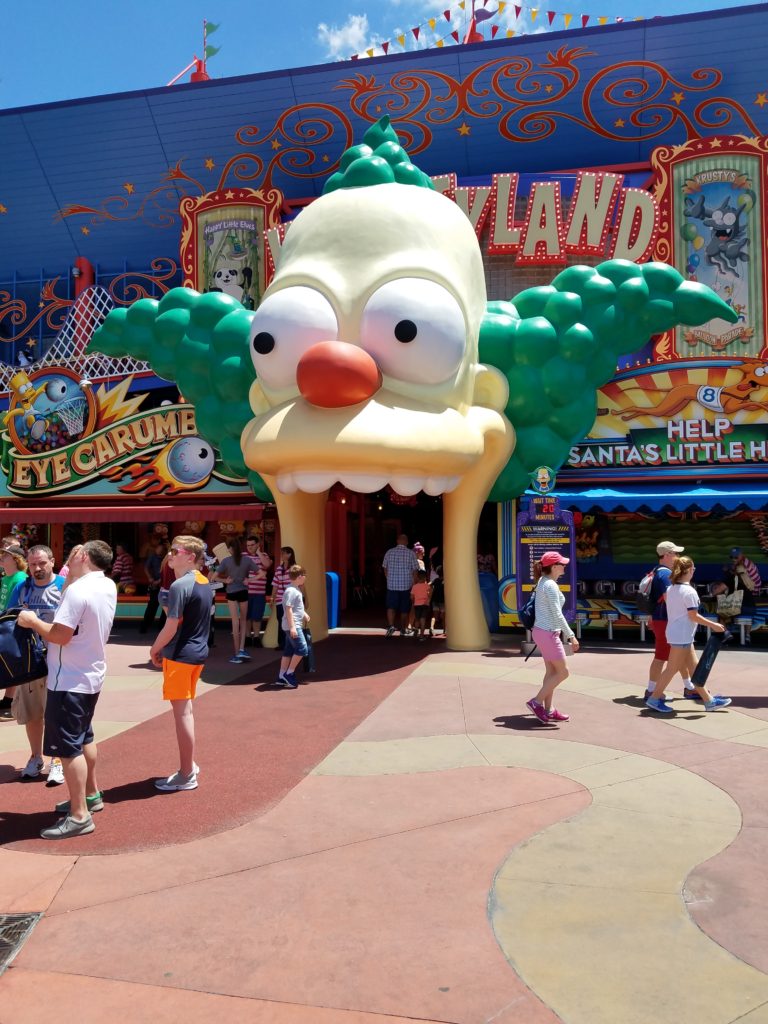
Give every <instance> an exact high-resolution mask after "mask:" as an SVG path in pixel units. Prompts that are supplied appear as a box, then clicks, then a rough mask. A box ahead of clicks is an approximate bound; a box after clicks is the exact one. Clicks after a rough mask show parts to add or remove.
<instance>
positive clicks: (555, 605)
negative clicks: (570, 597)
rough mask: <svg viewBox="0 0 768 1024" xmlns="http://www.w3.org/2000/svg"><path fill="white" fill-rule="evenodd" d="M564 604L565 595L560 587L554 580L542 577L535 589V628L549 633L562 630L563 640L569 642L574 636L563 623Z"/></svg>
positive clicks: (566, 624) (565, 623) (569, 628)
mask: <svg viewBox="0 0 768 1024" xmlns="http://www.w3.org/2000/svg"><path fill="white" fill-rule="evenodd" d="M564 604H565V595H564V594H563V592H562V590H561V589H560V587H558V585H557V584H556V583H555V581H554V580H552V579H548V578H547V577H546V576H542V577H541V579H540V580H539V583H538V586H537V587H536V626H537V627H538V628H539V629H545V630H547V632H551V633H559V632H560V631H561V630H562V632H563V635H564V637H565V639H566V640H570V639H571V637H572V636H573V635H574V634H573V630H572V629H571V627H570V626H569V625H568V623H567V622H566V621H565V616H564V615H563V605H564Z"/></svg>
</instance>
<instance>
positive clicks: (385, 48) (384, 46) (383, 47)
mask: <svg viewBox="0 0 768 1024" xmlns="http://www.w3.org/2000/svg"><path fill="white" fill-rule="evenodd" d="M381 48H382V50H383V51H384V53H389V43H388V42H387V43H382V44H381Z"/></svg>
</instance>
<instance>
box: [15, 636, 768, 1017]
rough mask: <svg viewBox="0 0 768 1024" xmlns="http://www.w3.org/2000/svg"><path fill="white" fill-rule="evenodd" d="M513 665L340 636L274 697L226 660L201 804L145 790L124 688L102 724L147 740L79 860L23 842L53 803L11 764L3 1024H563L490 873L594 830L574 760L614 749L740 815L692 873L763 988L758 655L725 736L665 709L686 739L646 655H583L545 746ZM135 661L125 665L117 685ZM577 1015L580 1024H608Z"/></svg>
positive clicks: (733, 658) (711, 914)
mask: <svg viewBox="0 0 768 1024" xmlns="http://www.w3.org/2000/svg"><path fill="white" fill-rule="evenodd" d="M515 645H516V641H515V640H514V638H511V639H510V641H508V642H502V643H495V644H494V647H493V649H492V650H491V651H489V652H485V653H481V654H454V653H449V652H447V651H446V650H445V646H444V644H442V643H441V642H439V641H435V642H434V643H427V644H419V645H418V647H417V645H416V644H415V643H413V642H412V641H410V640H408V639H404V638H403V639H401V638H395V639H393V640H385V639H383V637H369V636H338V635H337V636H333V637H331V638H330V639H329V640H328V641H327V642H325V643H324V644H322V645H319V646H318V661H319V669H320V671H319V672H318V674H317V676H312V677H308V685H305V686H301V687H300V688H299V689H298V690H297V691H294V692H282V691H274V690H271V689H268V688H267V689H265V688H263V686H264V683H266V682H268V681H269V680H271V679H272V677H273V675H274V671H273V670H274V657H275V656H274V653H273V652H257V653H258V657H255V658H254V662H253V663H252V665H251V666H249V667H248V668H244V669H243V670H242V671H240V670H238V669H237V668H236V667H229V666H227V665H226V662H225V654H224V652H220V653H218V652H217V653H218V657H217V658H216V659H212V661H211V664H210V666H209V669H208V670H207V676H208V678H209V679H210V680H211V681H214V680H215V679H219V680H220V682H221V685H217V686H216V687H215V688H213V689H210V690H209V691H208V692H205V693H203V694H202V695H201V696H200V697H199V698H198V701H197V706H196V720H197V723H198V737H199V756H198V760H199V761H200V763H201V767H202V774H201V776H200V787H199V789H198V790H196V791H194V792H191V793H179V794H173V795H157V796H155V795H154V794H153V793H152V792H151V791H150V785H151V781H150V780H151V778H152V777H154V775H157V774H163V773H164V772H165V771H166V770H168V771H170V770H171V769H172V768H173V767H174V764H173V752H174V741H173V733H172V726H171V722H170V716H169V715H168V713H167V712H165V711H164V709H163V708H162V706H161V707H160V708H158V709H157V712H158V713H157V714H155V716H154V717H147V716H149V714H150V711H151V706H150V704H149V702H148V700H147V694H146V692H144V691H143V690H141V689H139V690H135V691H132V690H129V689H125V690H123V691H122V692H120V694H119V698H118V696H117V691H116V692H115V694H114V695H113V698H112V699H111V700H106V699H105V700H104V703H103V705H100V711H101V709H102V707H103V710H104V713H105V714H107V713H108V712H111V713H112V714H114V715H117V714H121V715H123V716H124V717H123V719H122V720H123V721H129V720H131V719H130V716H131V715H132V714H133V715H134V719H135V720H137V721H138V724H136V725H135V726H133V727H132V728H130V729H128V730H127V731H124V732H121V733H119V734H118V735H115V736H112V737H111V738H109V739H106V740H105V741H103V742H102V743H101V744H100V758H101V759H102V766H103V768H102V776H103V785H104V788H105V789H106V797H105V802H106V807H105V811H104V812H102V813H100V814H98V815H97V816H96V819H95V820H96V825H97V831H96V832H95V833H94V834H93V835H92V836H88V837H83V838H82V839H79V840H72V841H67V842H61V843H58V844H52V843H45V842H44V841H42V840H39V839H37V838H35V835H36V830H37V829H39V827H40V822H47V821H49V820H50V812H49V810H47V808H49V807H50V803H51V801H52V799H53V797H55V798H56V799H59V798H60V797H59V793H60V790H56V791H54V793H53V794H51V791H50V790H47V789H45V787H43V786H41V785H22V784H20V783H17V782H14V781H11V780H12V778H13V777H14V776H12V775H11V772H10V768H6V769H5V775H4V776H0V778H2V779H4V780H5V781H4V783H3V784H2V785H0V793H2V801H1V802H0V808H1V810H0V844H1V845H2V848H1V849H0V913H4V912H5V913H7V912H14V913H19V912H24V911H37V912H41V913H43V917H42V919H41V921H40V922H39V923H38V925H37V926H36V928H35V930H34V932H33V933H32V936H31V937H30V939H29V940H28V941H27V942H26V944H25V945H24V947H23V949H22V950H21V952H20V953H19V955H18V956H17V958H16V959H15V961H14V962H13V964H12V966H11V967H10V968H9V969H8V970H7V971H6V973H5V974H4V975H3V976H2V977H0V1007H2V1012H1V1013H0V1019H2V1021H3V1024H37V1022H38V1021H42V1020H43V1019H46V1018H47V1017H48V1016H50V1007H51V1006H55V1005H56V1004H57V1003H59V1002H60V1001H66V1003H65V1004H66V1005H70V1006H77V1016H78V1018H79V1020H81V1021H82V1022H83V1024H90V1022H94V1024H95V1022H97V1021H98V1022H99V1024H102V1022H103V1021H104V1020H109V1019H112V1018H113V1017H115V1016H118V1015H119V1016H120V1018H121V1019H122V1021H123V1022H125V1024H134V1022H144V1021H147V1022H149V1021H152V1022H153V1024H155V1022H160V1024H164V1022H166V1021H167V1022H169V1024H170V1022H176V1021H178V1020H186V1021H191V1022H193V1024H194V1022H196V1021H200V1022H203V1021H210V1020H213V1019H215V1017H216V1016H217V1015H218V1014H224V1013H228V1014H232V1013H234V1014H235V1015H237V1016H238V1017H239V1018H242V1019H245V1020H248V1021H254V1022H256V1024H267V1022H269V1024H293V1022H295V1024H304V1022H306V1024H336V1022H338V1024H387V1022H399V1021H405V1020H414V1019H417V1020H420V1021H426V1022H430V1021H434V1022H437V1021H441V1022H443V1021H452V1022H457V1024H465V1022H466V1024H473V1022H476V1021H490V1020H493V1021H494V1022H499V1024H513V1022H515V1024H529V1022H530V1024H540V1022H541V1024H544V1022H547V1024H550V1022H551V1024H554V1022H556V1021H558V1020H569V1019H571V1017H570V1015H569V1013H567V1012H564V1011H563V1009H562V1008H559V1012H558V1009H556V1008H555V1007H554V1006H552V1005H547V1001H546V1000H544V999H542V998H541V997H540V995H539V994H538V993H537V991H536V985H535V984H532V983H529V982H528V981H527V979H526V978H525V977H522V976H521V975H520V974H519V973H518V971H517V970H516V969H515V964H514V962H511V960H510V958H509V957H508V955H507V954H505V951H504V943H503V941H502V939H501V933H500V932H499V931H498V927H499V926H498V915H499V913H500V908H501V910H503V907H501V904H500V902H499V893H498V892H497V890H496V886H497V875H498V873H499V872H500V870H501V869H502V867H503V865H504V864H505V861H506V860H507V858H508V857H509V855H510V853H511V852H514V851H515V850H523V849H524V848H525V846H526V844H528V843H529V842H530V841H531V840H532V838H533V837H536V836H540V835H546V834H547V832H548V830H551V829H552V828H556V827H558V825H559V823H569V822H570V823H578V822H579V821H580V820H581V816H583V815H584V813H585V812H586V811H587V810H588V809H589V807H590V805H591V801H592V795H591V791H590V788H589V786H588V785H587V784H585V783H582V782H580V781H578V779H577V778H571V777H569V772H570V773H571V774H573V772H572V768H573V766H574V765H575V766H576V769H578V764H579V759H578V757H576V755H577V754H578V751H579V750H584V751H588V752H592V753H591V757H592V762H590V763H595V764H597V765H598V766H599V764H600V757H599V750H600V749H601V748H604V749H606V750H611V751H613V754H612V755H611V756H612V757H614V758H615V752H616V750H617V749H618V750H620V751H622V752H625V754H626V757H627V758H629V759H630V760H631V758H632V757H633V756H637V755H642V756H644V757H646V758H651V759H653V762H654V764H656V765H660V766H661V768H662V769H663V768H664V767H665V766H666V767H667V768H668V769H669V771H670V772H672V773H673V772H675V770H676V769H677V768H678V767H680V768H683V769H685V770H686V771H687V772H689V773H693V774H694V775H696V776H698V777H700V778H701V779H702V780H706V781H707V782H708V783H711V784H712V785H713V786H714V787H716V788H717V790H718V791H722V792H725V793H727V794H728V795H729V796H730V797H731V798H732V799H733V800H734V801H735V802H736V804H738V806H739V808H741V811H742V815H743V825H742V827H741V829H740V830H739V831H738V835H737V836H736V839H735V840H734V842H732V843H731V844H729V845H728V846H727V847H726V848H725V849H723V850H722V851H721V852H720V853H719V854H717V855H716V856H714V857H713V858H712V859H711V860H708V861H706V862H704V863H701V864H697V865H694V866H693V869H692V871H691V872H690V874H689V875H688V877H687V879H686V892H687V893H688V894H689V897H690V894H693V897H694V898H689V903H690V908H691V909H690V912H691V914H692V915H693V917H694V919H695V921H696V922H697V923H698V925H699V926H700V928H701V929H703V931H704V932H705V933H706V934H707V935H709V936H711V937H712V939H714V941H715V943H717V944H719V945H718V948H719V946H722V947H724V948H725V949H726V950H729V951H730V952H731V953H732V954H733V956H734V957H736V958H738V959H739V960H740V961H741V962H742V963H743V964H747V965H752V967H753V968H754V970H755V972H763V973H765V974H767V975H768V924H766V922H765V915H762V914H755V913H754V907H755V903H756V902H757V901H760V900H761V899H762V897H763V896H764V895H768V894H766V892H765V890H766V888H767V886H766V883H765V881H764V877H763V876H764V871H763V863H764V846H763V845H761V844H762V837H763V834H764V831H765V825H766V812H765V802H764V800H763V799H762V787H761V784H760V781H759V780H760V779H762V778H763V777H764V775H765V770H766V768H768V735H766V734H767V733H768V725H767V724H766V719H767V718H768V698H766V697H764V696H763V688H764V682H763V681H764V679H765V670H766V665H767V664H768V655H766V654H765V653H760V652H745V651H725V652H723V653H722V654H721V656H720V659H719V660H718V663H717V666H716V670H715V673H716V675H717V677H718V679H719V683H718V685H717V687H716V688H717V689H718V690H719V691H720V692H725V693H728V694H729V695H730V696H733V697H734V708H737V709H738V712H739V717H737V716H733V717H732V718H731V720H730V725H729V726H728V729H729V730H730V734H729V735H725V733H724V729H725V724H724V722H722V721H718V719H719V716H706V715H705V714H704V713H703V712H701V711H697V710H696V709H695V708H693V707H691V706H690V705H689V702H685V704H683V702H682V701H681V700H677V701H675V706H676V707H678V706H679V713H678V716H675V717H676V718H679V721H678V722H677V723H676V724H675V723H670V722H669V721H664V720H660V719H659V718H658V717H657V716H654V715H652V714H651V713H646V712H645V711H644V710H643V708H642V702H641V700H640V698H639V694H640V693H641V691H642V688H643V684H644V682H645V679H646V676H645V672H646V670H647V665H648V663H649V661H650V651H649V650H648V649H633V650H629V649H620V648H619V647H618V646H617V647H615V648H613V649H612V648H609V647H603V648H601V649H595V650H589V649H588V650H586V651H585V652H582V653H581V654H579V655H577V656H576V657H574V658H570V659H569V667H570V668H571V671H572V673H573V675H574V685H573V688H570V687H569V689H567V690H564V691H563V692H562V693H561V694H559V695H558V703H559V704H560V705H561V706H562V707H563V709H564V710H567V711H568V712H569V713H570V714H571V716H572V721H571V722H570V723H568V724H567V725H563V726H561V727H558V728H549V727H542V726H541V725H539V724H538V723H537V722H535V720H533V719H532V717H531V716H530V715H529V714H528V712H527V709H526V708H525V701H526V700H527V699H528V698H529V697H530V696H531V695H532V694H533V693H534V692H535V686H536V681H535V680H536V676H537V674H540V671H541V666H540V663H538V664H537V662H536V660H535V659H531V661H529V662H528V664H527V666H525V667H523V659H522V658H520V657H519V656H517V653H516V651H515V649H514V648H515ZM588 646H589V645H588V644H587V647H588ZM144 652H145V648H141V647H139V646H137V645H132V644H125V645H120V646H118V647H116V648H115V649H114V650H113V658H112V660H111V663H110V672H111V674H113V675H114V676H115V678H116V683H115V686H116V687H118V686H119V682H118V681H117V680H119V679H120V678H125V677H128V676H129V674H130V672H131V671H132V670H131V669H130V666H131V665H134V664H135V665H141V657H142V655H143V654H144ZM425 659H426V660H425ZM133 671H136V672H141V671H142V669H141V668H138V667H137V668H136V669H134V670H133ZM144 671H146V672H147V673H149V670H147V669H145V670H144ZM148 686H149V687H150V689H151V688H152V683H151V680H150V679H149V676H148ZM153 696H154V697H155V698H158V695H157V692H156V690H155V691H154V692H153ZM106 697H107V694H106V693H105V698H106ZM158 699H159V698H158ZM132 705H133V710H132ZM670 717H672V716H670ZM142 719H143V720H142ZM737 725H738V729H737V728H736V726H737ZM3 728H5V726H2V725H0V739H1V738H2V729H3ZM507 739H509V740H510V741H511V742H512V745H513V747H514V749H515V750H523V751H524V752H525V757H528V758H529V759H531V764H534V763H535V762H536V761H537V758H538V757H539V755H541V757H542V758H544V760H547V759H549V760H551V761H552V762H553V764H554V763H555V762H556V761H557V756H558V755H559V754H560V753H561V751H562V754H563V757H564V758H565V761H564V763H565V762H566V761H567V764H568V765H569V766H570V767H568V770H565V769H564V770H563V771H560V770H558V771H556V772H555V771H553V770H547V769H544V768H541V767H538V768H537V767H524V766H516V765H514V764H512V763H511V762H509V761H506V762H505V761H503V759H500V757H499V756H497V755H495V754H494V751H495V750H496V749H497V747H494V746H493V744H497V745H498V743H499V742H501V744H502V747H503V745H504V743H505V741H506V740H507ZM520 743H522V744H523V747H520ZM763 743H765V746H763ZM0 749H3V748H0ZM498 749H501V747H499V748H498ZM595 752H597V753H595ZM606 758H608V755H607V754H606ZM553 759H554V760H553ZM16 761H17V762H18V757H16ZM542 763H544V761H542ZM585 763H586V760H585ZM576 775H578V770H577V771H576ZM552 881H553V882H555V881H556V879H555V878H553V879H552ZM606 896H607V894H606ZM596 899H598V900H599V899H600V892H599V891H596ZM542 912H544V911H542ZM554 920H556V918H555V919H554ZM588 925H589V923H588V922H584V926H585V928H586V929H587V931H585V935H587V934H588V933H589V932H588ZM627 926H628V927H631V923H630V922H628V925H627ZM672 938H673V935H672V934H671V935H670V941H672ZM670 955H673V954H672V952H670ZM596 969H598V970H599V965H596ZM565 978H566V975H565V974H564V976H563V987H564V989H566V988H567V982H566V980H565ZM602 983H603V984H604V985H605V986H606V992H605V997H604V998H605V1001H606V1005H609V1004H610V1003H611V999H615V998H618V1000H619V1005H621V992H619V993H618V996H617V994H616V992H615V991H614V989H616V987H617V986H620V985H621V983H622V981H621V978H613V977H610V978H605V979H604V980H603V982H602ZM767 984H768V980H767ZM767 992H768V988H767ZM42 993H44V997H43V996H42V995H41V994H42ZM564 998H567V993H566V994H565V995H564ZM766 1000H767V1002H766V1006H768V995H767V996H766ZM750 1008H752V1007H750ZM581 1010H582V1011H583V1012H585V1013H586V1017H583V1016H580V1015H579V1014H575V1015H574V1016H573V1018H572V1019H574V1020H581V1019H593V1020H595V1021H598V1020H601V1019H602V1017H601V1016H600V1013H598V1007H597V1006H595V1007H594V1008H593V1010H594V1012H593V1013H591V1011H590V1008H589V1006H586V1007H583V1006H582V1008H581ZM614 1019H621V1016H616V1017H614ZM627 1019H629V1017H627ZM632 1019H635V1018H632ZM637 1019H640V1018H637ZM649 1019H650V1018H649ZM680 1019H685V1018H684V1017H683V1018H680ZM712 1019H713V1020H715V1019H718V1018H716V1017H714V1016H713V1017H712ZM757 1019H758V1018H757V1017H755V1020H757ZM723 1024H726V1020H725V1017H723Z"/></svg>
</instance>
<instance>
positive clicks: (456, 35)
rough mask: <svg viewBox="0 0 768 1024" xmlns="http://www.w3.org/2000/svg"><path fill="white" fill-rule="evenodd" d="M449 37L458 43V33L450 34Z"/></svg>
mask: <svg viewBox="0 0 768 1024" xmlns="http://www.w3.org/2000/svg"><path fill="white" fill-rule="evenodd" d="M451 35H452V36H453V38H454V39H455V40H456V42H457V43H458V41H459V33H458V32H451Z"/></svg>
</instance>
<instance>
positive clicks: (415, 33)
mask: <svg viewBox="0 0 768 1024" xmlns="http://www.w3.org/2000/svg"><path fill="white" fill-rule="evenodd" d="M411 32H413V38H414V39H418V38H419V32H421V25H417V26H416V28H412V29H411Z"/></svg>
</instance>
